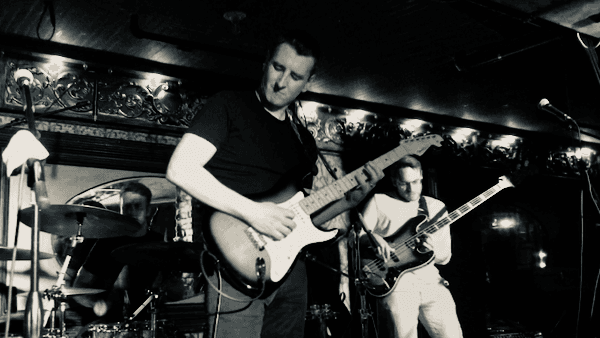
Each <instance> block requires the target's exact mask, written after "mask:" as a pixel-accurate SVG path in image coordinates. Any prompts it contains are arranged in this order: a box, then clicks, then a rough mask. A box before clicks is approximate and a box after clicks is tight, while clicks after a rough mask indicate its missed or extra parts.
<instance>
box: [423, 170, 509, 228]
mask: <svg viewBox="0 0 600 338" xmlns="http://www.w3.org/2000/svg"><path fill="white" fill-rule="evenodd" d="M502 179H505V180H507V179H506V178H505V177H504V176H503V177H502V178H501V180H502ZM511 186H512V184H510V182H508V184H507V183H506V182H504V181H501V182H500V183H498V184H496V185H495V186H493V187H491V188H489V189H488V190H486V191H485V192H483V193H482V194H481V195H479V196H477V197H475V198H473V199H472V200H470V201H469V202H467V203H465V204H464V205H462V206H461V207H460V208H458V209H456V210H454V211H453V212H451V213H450V214H448V216H446V217H444V218H442V219H440V220H439V221H437V222H435V223H433V224H431V225H429V226H427V227H426V228H425V229H423V230H421V231H419V233H421V234H422V233H424V232H427V233H430V234H431V233H434V232H436V231H438V230H440V229H441V228H443V227H445V226H446V225H449V224H451V223H454V222H455V221H456V220H458V219H459V218H461V217H463V216H464V215H466V214H467V213H469V212H470V211H471V210H473V209H475V208H476V207H478V206H479V205H480V204H481V203H483V202H485V201H487V200H488V199H490V198H491V197H492V196H494V195H496V194H497V193H499V192H500V191H502V190H503V189H504V188H507V187H511ZM418 235H419V234H417V236H418Z"/></svg>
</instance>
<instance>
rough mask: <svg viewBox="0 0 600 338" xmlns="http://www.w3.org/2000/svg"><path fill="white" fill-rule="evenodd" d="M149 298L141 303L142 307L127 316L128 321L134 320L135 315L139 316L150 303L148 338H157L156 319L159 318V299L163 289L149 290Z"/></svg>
mask: <svg viewBox="0 0 600 338" xmlns="http://www.w3.org/2000/svg"><path fill="white" fill-rule="evenodd" d="M148 294H149V295H148V298H146V300H145V301H144V303H142V305H140V307H138V308H137V310H135V312H134V313H133V314H132V315H131V317H129V318H127V321H126V322H130V321H132V320H133V319H134V318H135V317H137V316H138V315H139V314H140V312H142V310H144V308H146V306H148V305H150V337H147V338H156V320H157V312H158V310H157V307H156V305H157V299H158V298H159V297H160V294H161V291H159V292H154V291H152V290H148Z"/></svg>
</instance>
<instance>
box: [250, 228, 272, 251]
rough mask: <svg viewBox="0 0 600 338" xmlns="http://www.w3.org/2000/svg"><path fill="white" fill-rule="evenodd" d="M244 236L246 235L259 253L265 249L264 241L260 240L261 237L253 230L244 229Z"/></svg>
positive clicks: (265, 243)
mask: <svg viewBox="0 0 600 338" xmlns="http://www.w3.org/2000/svg"><path fill="white" fill-rule="evenodd" d="M246 235H248V238H249V239H250V241H251V242H252V244H254V246H255V247H256V248H257V249H258V250H259V251H263V250H264V249H265V245H267V242H265V240H264V239H263V238H262V235H261V234H259V233H258V232H257V231H256V230H254V228H252V227H248V229H246Z"/></svg>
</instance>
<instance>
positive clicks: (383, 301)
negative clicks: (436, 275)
mask: <svg viewBox="0 0 600 338" xmlns="http://www.w3.org/2000/svg"><path fill="white" fill-rule="evenodd" d="M442 282H443V280H442V279H441V278H440V279H439V281H438V280H434V281H433V282H424V281H423V280H421V279H418V278H416V276H414V275H412V274H410V273H409V274H406V275H404V276H402V278H401V279H400V280H399V281H398V283H397V285H396V288H395V289H394V291H392V293H390V294H389V295H388V296H386V297H383V298H380V299H378V301H377V304H378V313H377V322H378V325H377V326H378V329H379V337H393V338H417V325H418V323H419V321H420V322H421V324H423V326H424V327H425V329H426V330H427V332H428V333H429V335H430V336H431V337H432V338H461V337H462V329H461V327H460V323H459V321H458V317H457V315H456V305H455V303H454V299H453V298H452V295H451V294H450V291H449V290H448V288H447V287H446V286H445V285H444V284H443V283H442Z"/></svg>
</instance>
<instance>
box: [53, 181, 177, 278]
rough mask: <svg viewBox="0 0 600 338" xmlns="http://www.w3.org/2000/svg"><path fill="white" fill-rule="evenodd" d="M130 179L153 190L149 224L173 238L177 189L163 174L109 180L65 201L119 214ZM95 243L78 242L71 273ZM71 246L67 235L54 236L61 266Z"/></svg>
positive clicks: (88, 239)
mask: <svg viewBox="0 0 600 338" xmlns="http://www.w3.org/2000/svg"><path fill="white" fill-rule="evenodd" d="M130 182H139V183H141V184H143V185H145V186H147V187H148V188H149V189H150V191H151V192H152V200H151V202H150V204H151V206H152V215H153V216H152V219H151V223H150V226H151V231H155V232H158V233H161V234H166V238H167V240H168V241H170V240H171V239H172V238H173V237H174V234H175V225H176V224H175V213H176V200H177V189H176V187H175V185H173V184H172V183H171V182H169V181H168V180H167V179H166V178H164V177H160V176H142V177H131V178H125V179H119V180H115V181H110V182H107V183H104V184H101V185H98V186H96V187H93V188H91V189H87V190H85V191H83V192H81V193H79V194H77V195H75V196H73V197H72V198H70V199H69V200H68V201H67V203H66V204H73V205H89V206H93V207H100V208H106V209H108V210H110V211H114V212H117V213H120V206H119V205H120V190H121V188H122V187H124V186H125V185H126V184H128V183H130ZM95 242H96V239H94V238H85V239H84V241H83V243H79V244H77V246H76V248H75V250H76V254H73V255H72V258H71V262H70V263H69V270H70V273H71V274H76V273H77V271H78V270H79V267H81V265H82V264H83V262H84V261H85V257H87V253H89V250H91V248H92V247H93V245H94V244H95ZM69 246H70V239H69V238H68V237H66V236H59V235H52V249H53V251H54V253H55V254H56V260H57V261H58V263H59V264H60V265H61V266H62V265H63V263H64V261H65V257H66V253H67V249H68V248H69ZM71 277H74V275H72V276H71Z"/></svg>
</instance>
